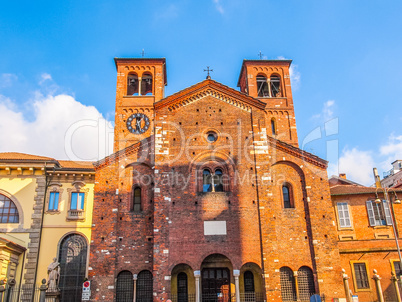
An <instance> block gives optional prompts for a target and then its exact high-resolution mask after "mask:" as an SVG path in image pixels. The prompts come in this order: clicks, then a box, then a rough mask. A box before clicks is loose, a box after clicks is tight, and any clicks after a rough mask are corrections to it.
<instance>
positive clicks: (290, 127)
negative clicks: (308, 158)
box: [237, 60, 298, 147]
mask: <svg viewBox="0 0 402 302" xmlns="http://www.w3.org/2000/svg"><path fill="white" fill-rule="evenodd" d="M290 64H292V60H243V64H242V67H241V70H240V76H239V81H238V83H237V87H240V91H241V92H244V93H246V94H248V95H249V96H252V97H254V98H257V99H259V100H260V101H262V102H264V103H265V104H266V106H265V112H266V120H265V124H266V127H267V134H268V135H270V136H272V137H274V138H276V139H278V140H281V141H284V142H286V143H288V144H291V145H293V146H296V147H298V141H297V129H296V119H295V114H294V106H293V97H292V89H291V85H290V75H289V68H290Z"/></svg>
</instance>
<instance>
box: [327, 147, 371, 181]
mask: <svg viewBox="0 0 402 302" xmlns="http://www.w3.org/2000/svg"><path fill="white" fill-rule="evenodd" d="M373 167H375V163H374V159H373V156H372V152H370V151H362V150H359V149H357V148H353V149H348V148H345V149H344V150H343V151H342V156H341V157H340V158H339V173H346V177H347V178H348V179H350V180H352V181H355V182H357V183H360V184H363V185H366V186H370V185H372V184H373V183H374V177H373ZM334 168H335V167H334V166H331V165H330V169H329V170H328V171H329V172H331V173H333V169H334Z"/></svg>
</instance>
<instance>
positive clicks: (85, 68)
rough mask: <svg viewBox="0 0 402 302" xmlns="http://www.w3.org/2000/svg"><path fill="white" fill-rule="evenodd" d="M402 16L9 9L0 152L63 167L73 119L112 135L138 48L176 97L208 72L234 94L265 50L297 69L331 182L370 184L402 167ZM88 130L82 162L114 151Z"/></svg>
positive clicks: (54, 6) (1, 52) (341, 6)
mask: <svg viewBox="0 0 402 302" xmlns="http://www.w3.org/2000/svg"><path fill="white" fill-rule="evenodd" d="M401 9H402V2H401V1H381V2H380V1H351V0H348V1H342V0H336V1H300V0H299V1H252V0H249V1H239V0H230V1H229V0H204V1H102V0H100V1H2V3H1V4H0V57H1V59H0V140H1V146H0V151H3V152H4V151H19V152H26V153H34V154H41V155H48V156H52V157H56V158H66V157H68V156H69V155H68V154H67V153H68V152H67V151H68V150H67V151H66V148H65V146H64V145H63V142H64V141H63V137H64V138H65V137H66V134H65V133H66V131H67V128H68V126H69V125H71V124H73V123H74V122H75V121H76V120H78V119H94V118H98V117H99V114H101V115H102V117H103V118H104V119H105V120H103V122H104V129H109V130H108V131H110V127H111V124H110V122H111V121H113V117H114V103H115V85H116V71H115V67H114V62H113V58H114V57H137V56H140V53H141V51H142V49H145V53H146V57H165V58H166V60H167V73H168V86H167V88H166V95H169V94H172V93H174V92H176V91H179V90H181V89H183V88H185V87H188V86H190V85H192V84H194V83H196V82H199V81H201V80H203V79H204V78H205V73H204V72H203V69H204V68H205V67H206V66H207V65H209V66H211V68H213V70H214V72H213V73H212V78H213V79H215V80H217V81H219V82H222V83H223V84H226V85H229V86H231V87H234V88H235V87H236V84H237V78H238V75H239V71H240V67H241V63H242V60H243V59H257V58H258V57H257V53H258V52H259V51H262V53H263V54H264V56H265V58H267V59H276V58H286V59H292V60H293V70H292V73H293V74H292V86H293V97H294V103H295V110H296V123H297V126H298V135H299V142H300V145H301V146H303V148H304V149H305V150H307V151H309V152H312V153H315V154H317V155H319V156H320V157H322V158H325V159H329V160H331V166H330V174H334V173H338V172H346V173H347V175H348V177H350V179H352V180H355V181H360V182H362V183H365V184H370V183H371V182H372V174H371V170H372V167H373V166H377V167H378V168H379V170H380V171H385V170H388V169H390V168H391V165H390V163H391V161H393V160H394V159H402V130H401V129H402V127H401V124H402V115H401V112H402V110H401V109H402V102H401V95H402V58H401V54H402V39H401V29H402V18H401ZM328 122H329V124H328ZM326 123H327V132H325V124H326ZM93 128H94V127H93ZM87 130H88V131H83V130H82V131H77V132H76V133H75V136H73V143H74V147H73V149H74V150H75V151H74V152H75V155H76V156H77V157H80V158H82V159H95V158H97V157H99V156H102V155H104V154H105V153H107V151H105V150H102V151H101V152H100V151H99V150H95V151H94V150H93V145H94V144H99V142H98V141H97V140H96V138H97V133H98V130H97V129H95V128H94V129H92V128H91V127H87ZM91 131H92V132H91ZM319 133H321V138H320V139H317V137H318V136H317V134H319ZM329 134H330V135H329ZM88 137H89V138H88ZM94 137H95V138H94ZM313 138H315V139H314V140H313V141H311V140H312V139H313ZM49 141H50V142H51V144H49V143H48V142H49ZM98 149H99V148H98Z"/></svg>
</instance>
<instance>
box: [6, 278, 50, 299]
mask: <svg viewBox="0 0 402 302" xmlns="http://www.w3.org/2000/svg"><path fill="white" fill-rule="evenodd" d="M45 283H46V280H42V286H33V285H26V284H24V285H15V281H14V280H10V281H9V282H8V283H7V285H4V282H3V281H0V302H53V301H54V298H50V297H49V298H46V296H45V294H46V289H47V286H46V285H45Z"/></svg>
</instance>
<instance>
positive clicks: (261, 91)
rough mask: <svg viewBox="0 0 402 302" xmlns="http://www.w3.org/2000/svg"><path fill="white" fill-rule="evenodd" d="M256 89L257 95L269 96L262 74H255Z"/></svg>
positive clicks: (265, 79) (265, 80)
mask: <svg viewBox="0 0 402 302" xmlns="http://www.w3.org/2000/svg"><path fill="white" fill-rule="evenodd" d="M257 91H258V96H259V97H269V91H268V83H267V78H266V77H264V76H262V75H259V76H257Z"/></svg>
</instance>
